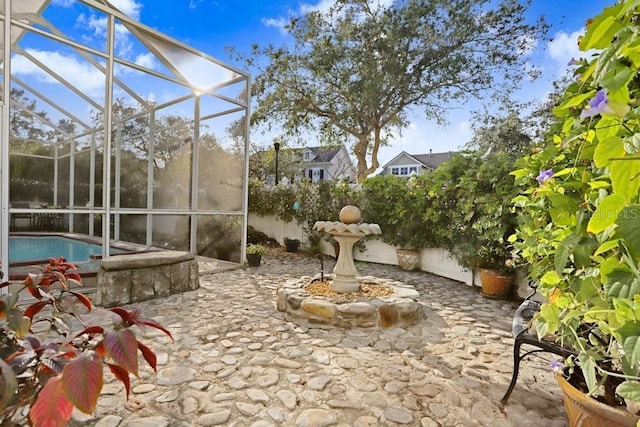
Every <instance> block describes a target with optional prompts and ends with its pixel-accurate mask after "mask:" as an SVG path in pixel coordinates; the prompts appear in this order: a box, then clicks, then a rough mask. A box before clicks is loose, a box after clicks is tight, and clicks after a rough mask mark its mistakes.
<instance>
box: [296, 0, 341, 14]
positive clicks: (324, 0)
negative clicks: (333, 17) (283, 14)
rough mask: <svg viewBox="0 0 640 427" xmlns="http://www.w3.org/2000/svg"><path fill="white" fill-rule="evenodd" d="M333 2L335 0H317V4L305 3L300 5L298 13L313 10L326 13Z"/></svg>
mask: <svg viewBox="0 0 640 427" xmlns="http://www.w3.org/2000/svg"><path fill="white" fill-rule="evenodd" d="M334 4H335V0H320V2H318V4H316V5H312V4H306V3H305V4H302V5H301V6H300V13H303V14H304V13H308V12H314V11H316V10H317V11H319V12H322V13H327V12H328V11H329V9H331V7H332V6H333V5H334Z"/></svg>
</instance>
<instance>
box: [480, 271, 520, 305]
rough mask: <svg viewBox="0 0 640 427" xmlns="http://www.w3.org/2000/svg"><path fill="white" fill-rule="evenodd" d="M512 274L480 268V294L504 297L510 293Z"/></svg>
mask: <svg viewBox="0 0 640 427" xmlns="http://www.w3.org/2000/svg"><path fill="white" fill-rule="evenodd" d="M513 278H514V275H513V274H510V273H502V272H500V271H498V270H492V269H489V268H481V269H480V283H481V284H482V295H485V296H488V297H494V298H504V297H508V296H509V295H511V284H512V283H513Z"/></svg>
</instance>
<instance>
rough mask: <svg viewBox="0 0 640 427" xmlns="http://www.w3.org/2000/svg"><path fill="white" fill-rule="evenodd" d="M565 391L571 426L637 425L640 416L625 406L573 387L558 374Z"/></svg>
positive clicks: (617, 426)
mask: <svg viewBox="0 0 640 427" xmlns="http://www.w3.org/2000/svg"><path fill="white" fill-rule="evenodd" d="M556 380H557V381H558V384H560V389H561V390H562V393H563V400H564V408H565V410H566V411H567V418H569V425H570V426H571V427H636V425H638V423H639V422H640V417H638V416H634V415H632V414H631V413H629V412H628V411H626V410H624V408H614V407H613V406H609V405H606V404H604V403H601V402H599V401H597V400H596V399H594V398H592V397H589V396H587V395H586V394H585V393H583V392H581V391H580V390H578V389H576V388H575V387H573V386H572V385H571V384H570V383H569V382H568V381H567V380H566V379H565V378H564V375H562V374H557V375H556Z"/></svg>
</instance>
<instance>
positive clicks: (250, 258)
mask: <svg viewBox="0 0 640 427" xmlns="http://www.w3.org/2000/svg"><path fill="white" fill-rule="evenodd" d="M260 261H262V255H261V254H247V263H248V264H249V267H258V266H260Z"/></svg>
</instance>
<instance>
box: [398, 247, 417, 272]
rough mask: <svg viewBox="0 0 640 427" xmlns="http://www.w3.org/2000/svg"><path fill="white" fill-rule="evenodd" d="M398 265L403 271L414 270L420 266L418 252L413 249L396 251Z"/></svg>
mask: <svg viewBox="0 0 640 427" xmlns="http://www.w3.org/2000/svg"><path fill="white" fill-rule="evenodd" d="M396 256H397V257H398V265H399V266H400V267H402V268H403V269H405V270H415V269H416V268H418V266H419V265H420V252H419V251H416V250H413V249H396Z"/></svg>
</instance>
